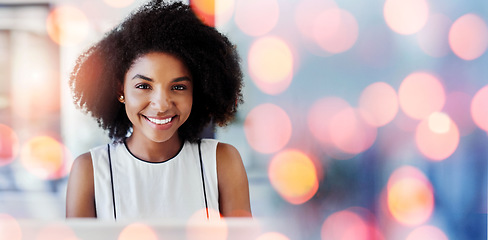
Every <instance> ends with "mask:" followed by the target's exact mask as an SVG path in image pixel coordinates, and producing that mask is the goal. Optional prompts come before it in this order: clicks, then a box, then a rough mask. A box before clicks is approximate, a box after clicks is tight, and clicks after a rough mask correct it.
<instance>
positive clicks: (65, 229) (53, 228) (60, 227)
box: [36, 223, 80, 240]
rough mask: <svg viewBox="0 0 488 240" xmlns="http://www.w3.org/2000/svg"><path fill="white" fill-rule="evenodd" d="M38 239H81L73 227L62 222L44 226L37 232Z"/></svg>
mask: <svg viewBox="0 0 488 240" xmlns="http://www.w3.org/2000/svg"><path fill="white" fill-rule="evenodd" d="M36 240H80V239H79V238H78V237H77V236H76V234H75V232H74V231H73V229H71V228H70V227H69V226H67V225H65V224H62V223H51V224H48V225H47V226H44V227H43V228H42V229H41V230H40V231H39V233H38V234H37V237H36Z"/></svg>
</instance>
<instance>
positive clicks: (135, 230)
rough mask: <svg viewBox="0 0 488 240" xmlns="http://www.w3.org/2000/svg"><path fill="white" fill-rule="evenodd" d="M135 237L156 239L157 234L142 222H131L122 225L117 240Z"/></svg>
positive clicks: (127, 239) (132, 239)
mask: <svg viewBox="0 0 488 240" xmlns="http://www.w3.org/2000/svg"><path fill="white" fill-rule="evenodd" d="M135 239H145V240H146V239H147V240H157V239H158V235H157V234H156V232H155V231H154V230H153V229H152V228H151V227H149V226H147V225H145V224H143V223H137V222H136V223H131V224H129V225H127V226H126V227H124V229H123V230H122V231H121V232H120V234H119V238H118V240H135Z"/></svg>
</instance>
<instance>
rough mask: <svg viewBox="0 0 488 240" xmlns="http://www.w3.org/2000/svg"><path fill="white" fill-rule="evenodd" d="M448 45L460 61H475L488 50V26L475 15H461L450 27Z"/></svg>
mask: <svg viewBox="0 0 488 240" xmlns="http://www.w3.org/2000/svg"><path fill="white" fill-rule="evenodd" d="M449 45H450V46H451V49H452V51H453V52H454V53H455V54H456V55H457V56H458V57H460V58H461V59H464V60H473V59H476V58H478V57H480V56H481V55H483V54H484V53H485V51H486V49H487V48H488V26H487V25H486V23H485V22H484V21H483V19H482V18H480V17H479V16H478V15H476V14H466V15H463V16H461V17H460V18H458V19H457V20H456V21H455V22H454V24H452V26H451V29H450V31H449Z"/></svg>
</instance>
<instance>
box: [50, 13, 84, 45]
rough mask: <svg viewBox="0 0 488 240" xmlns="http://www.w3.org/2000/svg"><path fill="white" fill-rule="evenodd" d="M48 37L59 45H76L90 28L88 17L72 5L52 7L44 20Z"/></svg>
mask: <svg viewBox="0 0 488 240" xmlns="http://www.w3.org/2000/svg"><path fill="white" fill-rule="evenodd" d="M46 27H47V33H48V35H49V37H50V38H51V39H52V40H53V41H54V42H56V43H57V44H59V45H62V46H68V45H76V44H79V43H81V42H82V41H84V40H85V38H86V37H87V35H88V32H89V30H90V25H89V21H88V18H87V17H86V15H85V13H83V12H82V11H81V10H80V9H78V8H76V7H72V6H59V7H56V8H54V9H53V10H52V11H51V12H50V13H49V15H48V17H47V20H46Z"/></svg>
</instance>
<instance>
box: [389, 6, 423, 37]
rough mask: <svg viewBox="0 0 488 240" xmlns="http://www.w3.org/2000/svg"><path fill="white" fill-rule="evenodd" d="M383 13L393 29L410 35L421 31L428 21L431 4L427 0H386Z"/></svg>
mask: <svg viewBox="0 0 488 240" xmlns="http://www.w3.org/2000/svg"><path fill="white" fill-rule="evenodd" d="M383 15H384V17H385V21H386V24H387V25H388V26H389V27H390V28H391V29H392V30H393V31H395V32H397V33H399V34H403V35H409V34H413V33H416V32H418V31H420V30H421V29H422V28H423V27H424V26H425V24H426V23H427V20H428V18H429V5H428V4H427V1H426V0H409V1H404V0H386V2H385V5H384V8H383Z"/></svg>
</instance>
